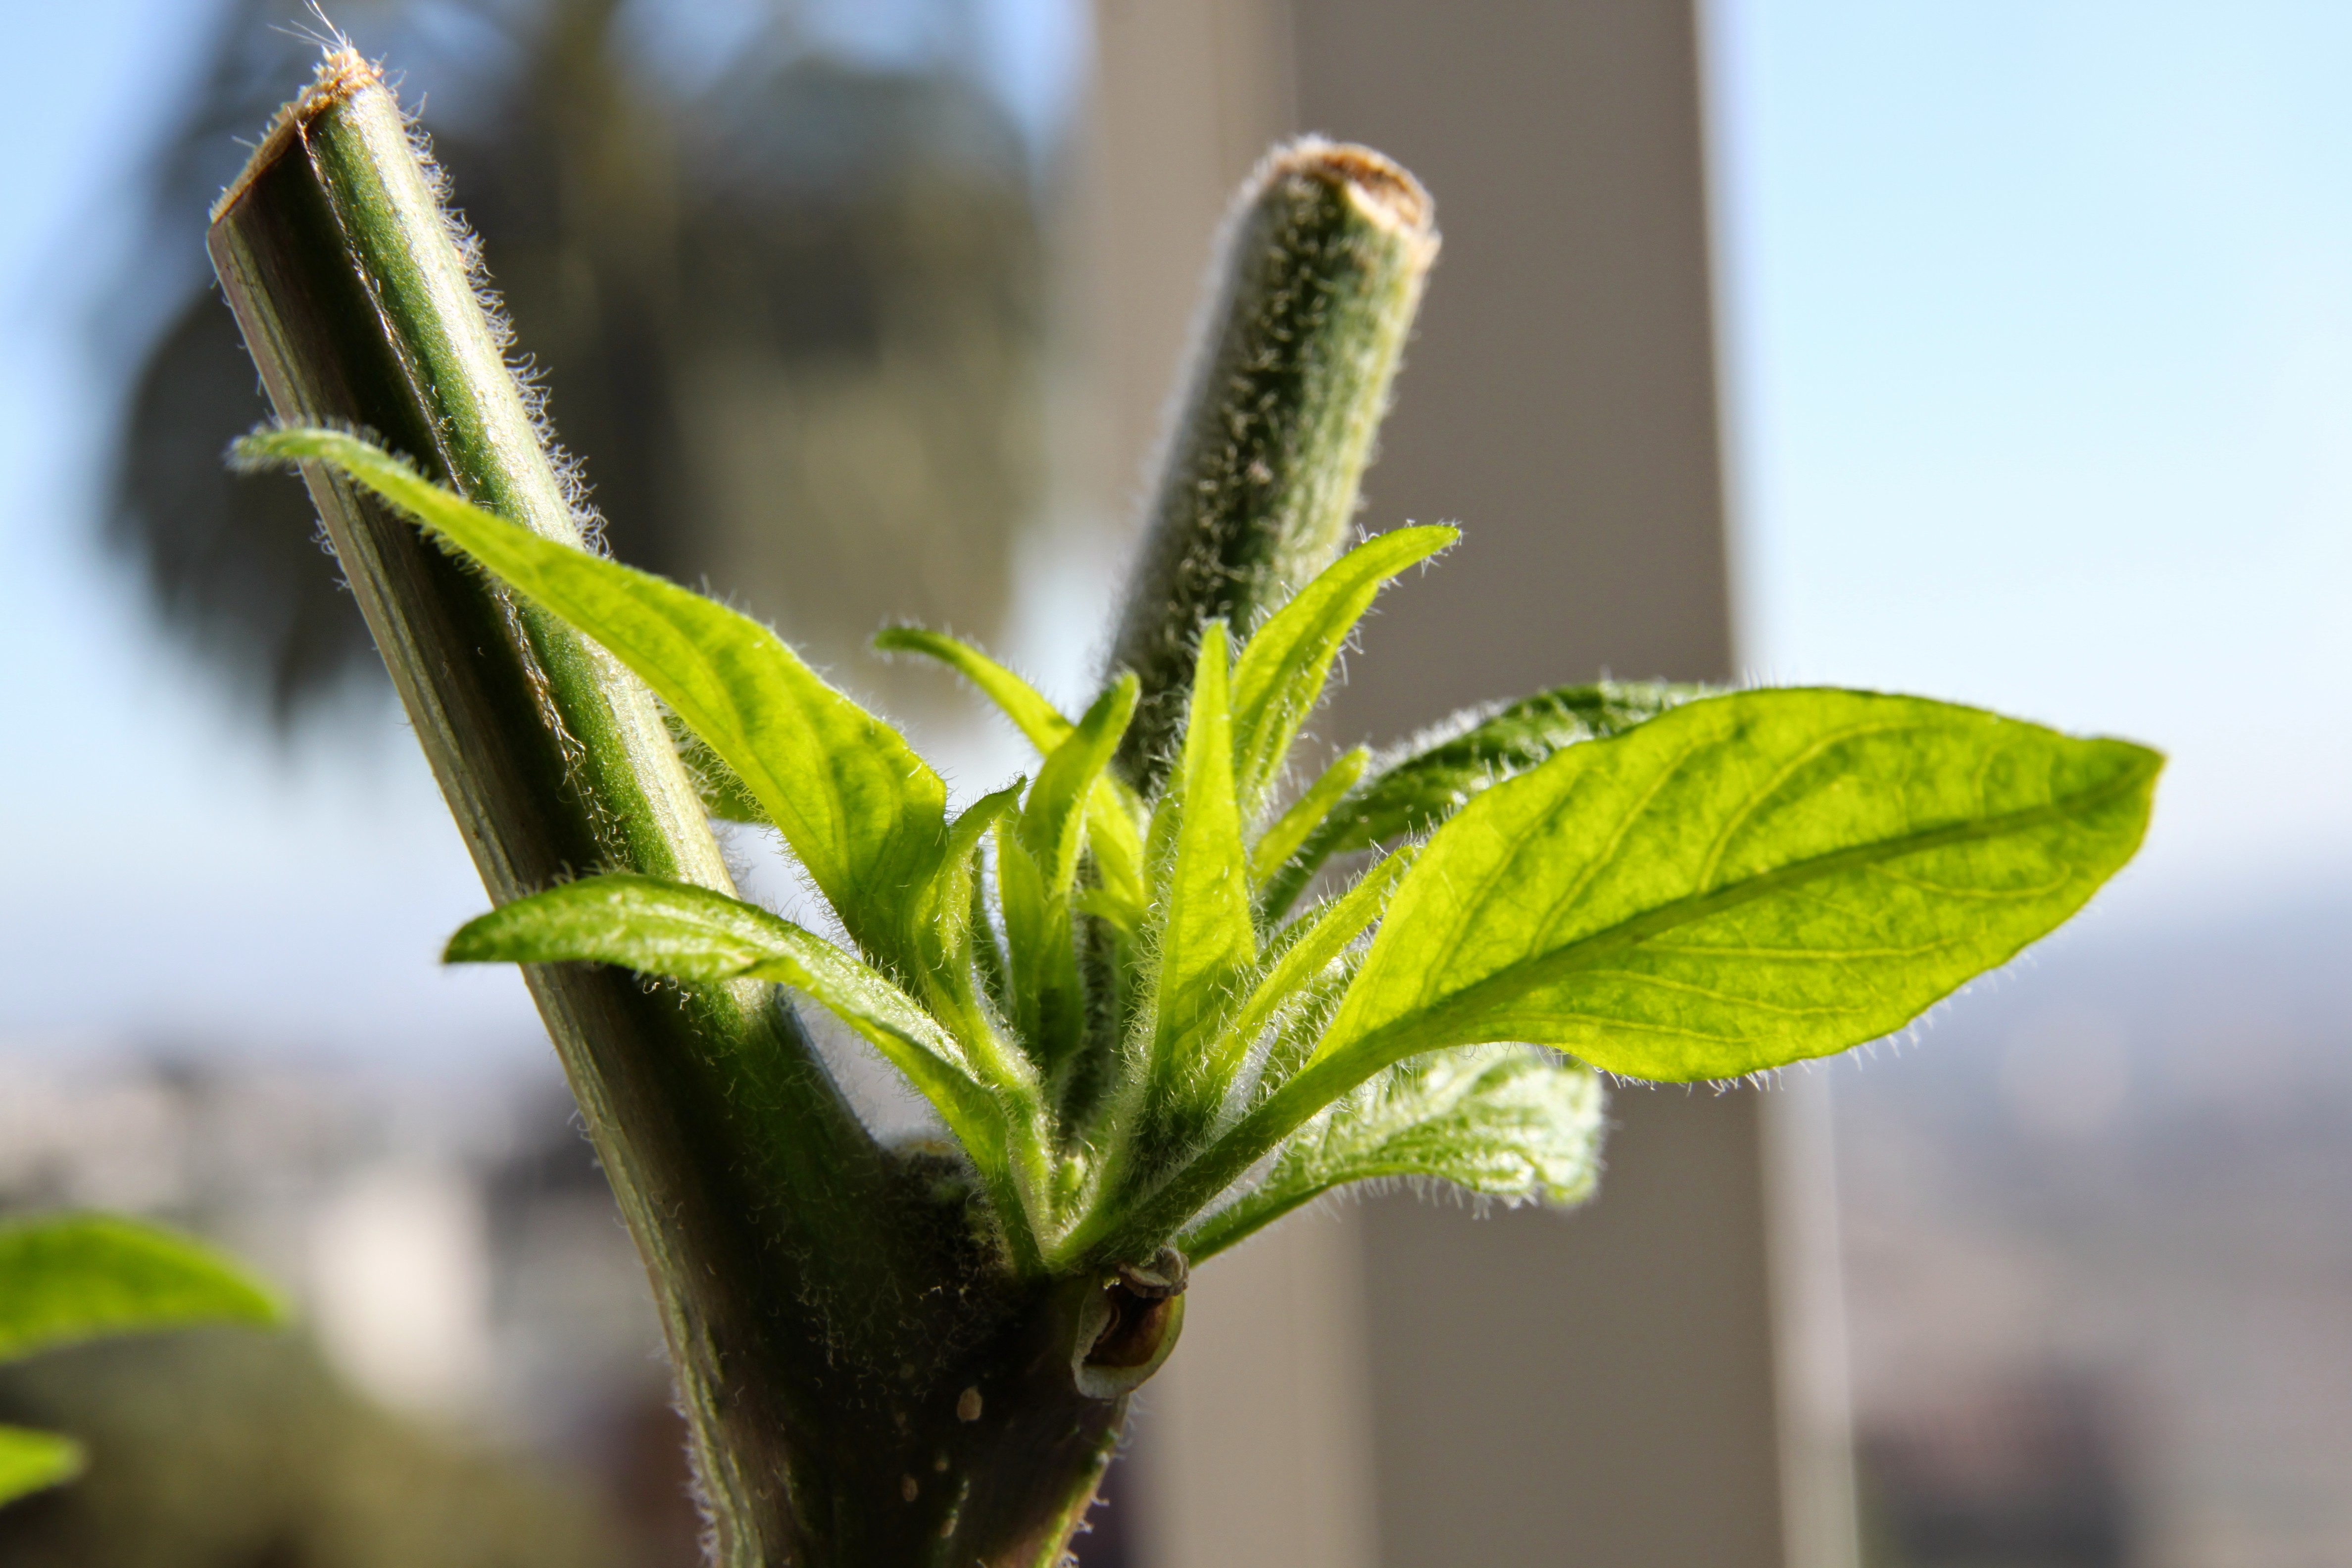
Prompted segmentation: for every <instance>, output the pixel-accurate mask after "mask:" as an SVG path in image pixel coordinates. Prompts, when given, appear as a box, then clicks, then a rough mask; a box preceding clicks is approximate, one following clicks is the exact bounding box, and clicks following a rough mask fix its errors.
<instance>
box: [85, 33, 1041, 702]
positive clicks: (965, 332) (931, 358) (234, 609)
mask: <svg viewBox="0 0 2352 1568" xmlns="http://www.w3.org/2000/svg"><path fill="white" fill-rule="evenodd" d="M290 9H291V7H290V5H289V0H228V3H227V4H226V6H225V10H224V15H223V17H222V20H221V25H220V30H219V33H218V35H217V37H218V43H217V45H216V47H215V52H214V55H213V58H212V59H211V62H210V64H209V67H208V68H207V69H206V71H205V75H204V79H203V82H202V85H201V87H200V89H198V90H197V92H196V93H195V95H194V100H193V102H192V105H191V108H190V110H189V113H188V114H187V117H186V119H185V121H184V123H183V125H182V127H181V129H180V130H179V131H178V132H177V133H176V134H175V135H174V137H173V140H172V142H171V143H170V145H169V147H168V148H167V150H166V152H165V155H164V156H163V159H162V161H161V163H160V164H159V166H158V171H157V176H156V179H155V183H154V187H153V198H152V208H153V240H152V243H151V244H149V245H148V246H146V247H143V255H142V261H141V263H140V265H139V267H138V268H136V270H135V271H134V273H133V275H132V276H131V277H130V278H128V279H126V280H125V283H124V286H123V289H122V300H121V304H122V310H121V312H120V314H121V317H122V318H123V319H126V320H130V321H147V322H152V323H154V326H153V329H152V337H150V338H149V339H148V340H147V343H146V346H145V348H144V349H143V352H142V353H141V355H140V357H139V360H138V363H137V368H136V372H135V378H134V382H133V386H132V391H131V398H130V401H129V404H128V406H127V410H126V415H125V417H124V420H123V423H122V426H121V437H120V440H119V442H118V445H117V458H116V467H115V488H114V495H115V505H114V509H113V513H112V519H111V523H110V533H111V537H112V538H113V540H114V541H115V542H117V543H118V544H119V545H120V546H121V547H122V548H123V549H124V550H125V551H126V552H128V554H129V555H130V556H131V558H132V559H133V560H134V561H136V562H137V563H139V565H140V567H141V568H142V572H143V574H144V577H145V579H146V582H147V584H148V585H149V587H150V589H151V591H152V597H153V600H154V602H155V604H156V605H158V607H159V608H160V609H161V611H162V612H163V616H164V619H165V620H166V622H167V623H168V624H169V625H170V626H172V627H173V629H174V631H176V632H177V633H179V634H181V635H182V636H184V637H186V638H187V639H188V640H190V641H191V642H192V643H193V644H194V646H195V647H198V648H200V649H201V650H203V651H204V652H205V654H206V655H208V656H210V661H211V662H212V663H213V664H215V666H216V667H217V668H220V669H221V670H223V671H224V672H225V673H226V674H228V675H229V676H230V677H231V678H232V679H234V681H235V682H236V685H237V686H238V688H239V689H241V690H243V691H245V692H247V693H249V694H250V695H252V696H254V697H256V698H257V699H258V700H261V701H262V702H264V703H265V704H266V706H267V707H268V710H269V711H270V712H271V713H272V714H273V716H274V717H275V718H276V719H277V720H278V721H279V722H280V723H286V722H289V721H291V720H292V719H293V718H294V717H295V716H296V715H298V714H299V712H301V711H302V710H304V709H306V708H307V707H309V706H311V705H312V704H313V702H314V700H317V699H319V698H321V697H324V696H327V695H329V694H331V693H332V692H334V691H336V690H338V689H342V688H343V687H345V686H347V685H349V684H350V683H352V682H353V681H365V682H367V683H370V684H373V681H374V680H375V679H378V675H377V673H376V672H377V671H378V669H379V667H378V665H377V662H376V660H375V658H374V656H373V652H372V651H371V649H370V647H369V645H368V641H367V636H366V632H365V629H364V627H363V626H362V625H361V622H360V618H359V616H358V613H357V610H356V608H355V607H354V606H353V605H352V602H351V600H350V598H349V596H348V595H344V594H342V593H341V591H340V589H339V588H338V587H337V585H336V582H335V576H334V572H333V569H332V567H331V565H329V564H328V563H323V562H321V561H320V558H319V554H318V550H317V546H316V544H315V542H314V539H315V522H314V520H313V517H312V514H311V510H310V502H309V500H308V498H307V497H305V496H304V495H303V494H302V492H301V489H300V487H299V485H298V484H296V483H295V482H293V481H292V480H290V479H239V478H235V477H232V476H229V475H228V474H226V472H225V471H224V470H223V468H222V467H221V461H220V458H221V452H222V449H223V448H224V447H226V444H227V442H228V441H229V440H230V439H231V438H232V437H235V436H236V435H238V434H240V433H241V432H243V431H244V430H246V429H247V428H249V427H250V426H252V425H253V424H254V423H255V422H256V421H257V420H258V419H259V418H261V417H262V416H263V413H264V405H263V402H262V399H261V397H260V395H259V392H258V390H257V386H256V384H255V377H254V373H253V368H252V366H251V364H250V363H249V362H248V361H247V358H246V355H245V351H244V349H243V347H242V346H241V344H240V343H239V342H238V340H237V336H236V328H235V325H234V323H233V322H232V321H230V318H229V314H228V312H227V311H226V310H224V309H223V308H222V306H221V304H220V301H219V300H218V299H217V298H215V296H214V294H213V293H212V291H211V290H210V289H208V288H206V287H205V284H206V283H208V282H209V279H208V277H207V275H206V274H205V272H204V270H203V252H202V246H201V239H200V235H201V226H202V222H203V218H204V214H205V207H206V206H207V205H208V204H209V203H210V201H211V199H212V197H213V195H215V192H217V191H218V190H219V188H220V187H221V186H222V184H225V183H226V180H227V179H228V177H229V176H230V175H231V174H233V173H234V172H235V170H236V166H237V164H238V163H239V162H240V161H241V160H242V158H243V156H244V153H245V148H244V147H243V146H240V145H239V144H238V141H237V138H239V137H243V138H247V139H249V138H251V137H252V136H254V135H255V134H257V132H258V131H259V129H260V127H261V126H262V124H263V123H264V122H265V121H266V120H267V118H268V115H269V113H270V111H271V110H272V109H273V108H274V107H275V106H276V105H277V104H278V102H280V101H281V100H283V99H284V98H285V96H286V95H287V93H288V92H289V90H290V89H291V88H292V87H293V86H294V85H295V84H297V83H298V82H299V81H300V80H301V79H302V78H303V77H304V75H305V74H306V73H307V71H308V69H309V62H310V53H311V41H310V39H309V38H307V37H303V36H301V35H300V34H299V30H298V29H294V28H291V27H287V26H272V24H273V23H278V22H280V21H281V20H282V19H284V18H285V17H286V16H287V15H288V13H289V11H290ZM736 9H737V10H738V11H740V13H742V18H743V19H744V20H746V21H747V23H748V25H747V26H743V27H741V28H740V29H739V30H738V32H737V34H736V36H735V37H732V38H730V39H729V40H728V41H726V42H725V43H723V44H709V43H708V42H703V43H700V44H697V43H696V42H695V38H696V34H695V26H693V24H696V23H697V20H698V18H699V19H700V20H701V21H702V22H704V23H707V21H708V17H709V13H710V11H711V10H712V8H711V7H709V6H693V5H688V4H686V3H685V0H627V3H624V0H536V3H532V0H354V3H352V4H350V5H339V6H338V7H337V8H336V11H335V13H334V19H335V21H336V23H337V24H338V25H339V26H343V27H345V28H347V29H348V30H349V31H350V32H351V33H352V36H353V37H354V39H355V41H357V42H358V43H359V44H360V45H361V47H363V48H364V49H366V50H368V51H369V52H370V53H372V54H376V55H380V56H382V57H383V58H388V59H391V60H393V61H395V62H397V63H398V64H399V65H400V66H401V68H403V69H404V72H405V73H406V75H407V77H408V79H409V81H410V84H411V92H410V98H411V101H421V102H423V103H424V104H425V127H426V129H427V130H428V131H429V132H431V133H432V135H433V138H434V143H435V148H436V153H437V154H438V156H439V158H440V161H441V163H442V164H443V165H444V167H445V168H446V170H447V171H448V172H449V174H450V175H451V177H452V179H453V182H454V184H455V189H456V193H457V199H458V201H459V203H460V205H462V206H463V208H464V210H465V211H466V213H467V216H468V218H469V220H470V222H471V223H472V226H473V227H474V230H475V232H476V234H477V235H478V237H479V238H480V240H481V243H482V247H483V250H484V253H485V255H486V258H487V260H488V266H489V268H490V269H491V272H492V275H493V278H494V280H495V282H496V285H497V287H498V288H499V290H500V291H501V293H502V294H503V295H504V296H505V299H506V300H507V303H508V306H509V314H510V316H511V317H512V319H513V322H514V326H515V331H516V344H517V351H518V353H519V354H520V356H521V357H523V358H525V359H527V360H528V361H529V362H530V363H533V364H535V365H536V366H537V367H538V368H539V370H540V372H541V382H542V384H543V385H544V386H545V387H546V388H547V390H548V392H549V393H550V395H551V410H550V411H551V415H552V416H554V418H555V420H556V422H557V424H558V426H559V428H560V429H561V431H562V436H563V437H564V439H565V441H566V442H567V443H568V444H569V445H570V446H571V447H572V449H573V450H575V451H579V452H583V453H587V454H593V463H592V465H591V466H590V468H589V469H588V471H587V472H586V474H585V475H584V476H583V477H584V478H585V479H587V480H588V481H589V482H590V483H591V485H592V486H593V500H594V502H595V505H596V506H597V508H598V509H599V510H601V512H602V513H603V514H604V520H605V536H606V538H607V540H608V541H609V542H610V543H611V545H612V546H613V548H614V552H615V553H617V554H619V555H621V556H622V557H623V558H625V559H627V560H629V561H632V562H635V563H638V564H641V565H645V566H647V567H650V568H652V569H654V570H656V571H659V572H663V573H666V574H671V575H674V576H678V577H683V578H685V579H687V580H688V581H695V580H698V579H702V578H708V579H709V581H710V582H711V583H713V584H716V585H717V586H718V587H719V588H720V589H722V590H723V591H725V592H727V593H729V594H730V595H734V596H735V597H737V598H738V599H739V600H740V601H741V602H743V603H744V604H745V605H747V606H748V607H750V608H751V609H753V610H755V611H756V612H758V613H760V614H761V615H763V616H767V617H769V618H771V619H772V620H774V621H776V622H777V623H778V624H779V625H780V626H782V628H783V629H784V630H785V631H786V633H787V635H789V636H791V637H793V638H794V639H795V640H797V641H800V642H802V643H803V644H804V645H807V646H808V647H811V648H813V649H814V651H815V653H816V654H817V656H818V657H819V658H821V659H827V660H833V661H839V660H841V659H843V658H845V657H846V656H847V655H848V654H849V653H850V652H851V651H852V650H853V649H854V648H855V647H857V646H859V645H860V644H861V643H862V640H863V638H864V637H865V636H866V634H867V633H870V632H871V631H872V630H873V629H874V628H875V627H877V626H879V625H881V624H882V623H883V622H885V621H886V620H888V619H893V618H899V617H904V618H908V619H917V620H921V621H924V622H926V623H928V624H930V625H935V626H956V627H958V628H960V629H963V630H966V631H969V632H971V633H973V634H976V635H980V636H983V637H985V636H987V635H988V634H990V633H992V632H993V631H994V630H996V629H997V624H998V622H999V620H1000V618H1001V616H1002V615H1003V608H1004V605H1005V601H1006V598H1007V589H1008V573H1009V561H1010V554H1011V548H1010V547H1011V543H1012V540H1013V535H1014V534H1015V533H1016V532H1017V531H1018V530H1019V529H1020V528H1021V527H1022V526H1023V525H1024V523H1025V522H1027V521H1029V519H1030V518H1031V517H1032V515H1033V514H1034V512H1035V511H1036V510H1037V507H1038V504H1039V500H1040V496H1041V491H1042V477H1043V466H1044V465H1043V452H1042V447H1043V437H1042V428H1041V404H1042V396H1041V394H1042V386H1041V381H1042V375H1043V363H1042V361H1043V337H1044V331H1043V306H1042V295H1043V277H1042V273H1043V265H1044V262H1043V246H1042V244H1041V239H1040V227H1041V225H1040V215H1039V212H1038V207H1037V201H1036V196H1035V191H1036V189H1037V184H1038V183H1037V181H1036V180H1035V179H1034V177H1033V170H1032V167H1031V163H1030V157H1029V153H1028V150H1027V149H1026V148H1025V147H1024V144H1023V142H1022V141H1021V138H1020V137H1019V135H1018V133H1017V132H1016V131H1015V129H1014V127H1013V123H1012V121H1011V119H1010V117H1009V116H1008V115H1007V114H1006V112H1005V111H1004V110H1003V107H1002V106H1001V105H1000V104H998V103H997V102H996V101H995V100H992V98H991V97H990V96H989V95H988V94H987V93H986V92H985V91H984V90H982V88H981V87H980V86H979V85H978V84H976V83H974V82H973V81H971V79H968V78H967V77H965V76H964V75H962V74H961V72H960V71H959V70H958V69H957V68H954V67H953V66H952V65H951V64H950V63H949V62H950V61H951V60H953V59H955V58H963V57H965V56H967V55H968V54H969V52H970V51H969V49H968V47H964V46H965V45H968V43H969V37H968V35H969V33H970V30H971V25H972V18H971V16H970V14H969V13H968V11H967V9H965V8H964V6H962V5H960V4H959V3H958V0H933V3H932V4H930V5H929V6H928V8H927V9H926V10H925V15H924V18H922V20H923V26H919V27H913V28H911V29H910V32H911V34H913V35H919V36H923V37H929V39H930V40H931V47H929V48H925V49H919V50H914V51H909V54H910V56H911V63H908V64H905V65H903V66H899V67H895V68H881V67H877V66H875V65H873V64H871V63H866V64H857V63H851V62H845V60H843V59H841V58H834V57H831V56H828V55H827V54H825V53H824V52H823V51H822V50H820V49H818V48H817V47H814V45H813V44H812V42H811V38H812V36H813V29H812V28H811V26H809V17H808V16H806V15H804V14H803V9H802V8H799V7H794V6H793V5H789V4H786V3H784V0H744V3H743V4H742V5H739V6H738V7H737V8H736ZM926 29H928V31H926ZM706 31H707V28H706ZM696 47H698V48H699V50H700V52H699V54H698V55H695V56H694V58H691V59H689V60H688V61H687V62H686V64H685V65H684V66H683V67H681V66H680V64H679V62H678V60H677V58H668V59H667V68H665V59H666V57H679V56H681V55H687V54H692V52H693V49H694V48H696ZM869 668H871V669H872V671H873V673H872V675H871V676H870V678H867V679H864V680H863V681H862V684H866V685H867V686H868V687H870V688H878V689H880V690H881V695H883V696H884V697H885V698H886V699H887V700H892V701H895V702H897V703H899V704H901V705H904V704H906V703H909V702H921V701H925V700H937V696H938V693H939V690H940V689H939V687H938V686H937V684H936V683H930V682H920V681H910V682H909V683H908V688H907V689H906V690H905V691H904V692H901V691H899V690H898V689H896V686H895V683H891V682H889V680H888V678H887V673H886V672H885V671H884V669H883V668H880V667H869Z"/></svg>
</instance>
